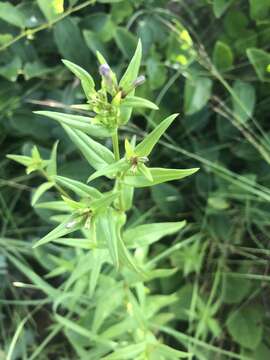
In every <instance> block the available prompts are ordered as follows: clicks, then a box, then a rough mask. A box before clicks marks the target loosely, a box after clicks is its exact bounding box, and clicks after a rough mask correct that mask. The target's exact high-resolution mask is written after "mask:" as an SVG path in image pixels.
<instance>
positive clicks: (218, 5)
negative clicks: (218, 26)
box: [213, 0, 233, 18]
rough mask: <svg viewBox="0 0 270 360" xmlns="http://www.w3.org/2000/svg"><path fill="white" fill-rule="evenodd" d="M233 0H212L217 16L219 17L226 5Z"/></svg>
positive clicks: (226, 7)
mask: <svg viewBox="0 0 270 360" xmlns="http://www.w3.org/2000/svg"><path fill="white" fill-rule="evenodd" d="M232 2H233V0H214V1H213V10H214V14H215V16H216V17H217V18H220V17H221V16H222V15H223V14H224V12H225V11H226V10H227V9H228V7H229V6H230V5H231V4H232Z"/></svg>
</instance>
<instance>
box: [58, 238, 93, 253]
mask: <svg viewBox="0 0 270 360" xmlns="http://www.w3.org/2000/svg"><path fill="white" fill-rule="evenodd" d="M53 242H55V243H57V244H61V245H65V246H71V247H75V248H79V249H86V250H89V249H95V248H96V247H97V244H96V242H94V241H92V240H91V239H84V238H69V237H67V238H65V237H63V238H59V239H55V240H53Z"/></svg>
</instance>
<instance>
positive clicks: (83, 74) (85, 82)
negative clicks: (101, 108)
mask: <svg viewBox="0 0 270 360" xmlns="http://www.w3.org/2000/svg"><path fill="white" fill-rule="evenodd" d="M62 62H63V63H64V64H65V66H66V67H67V68H68V69H69V70H70V71H71V72H73V74H74V75H75V76H76V77H77V78H79V79H80V80H81V84H82V88H83V91H84V92H85V95H86V97H87V98H90V97H91V96H92V95H93V94H94V93H95V83H94V80H93V78H92V76H91V75H90V74H89V73H88V72H87V71H86V70H84V69H83V68H81V67H80V66H79V65H76V64H74V63H73V62H71V61H69V60H62Z"/></svg>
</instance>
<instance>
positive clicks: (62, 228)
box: [33, 216, 80, 248]
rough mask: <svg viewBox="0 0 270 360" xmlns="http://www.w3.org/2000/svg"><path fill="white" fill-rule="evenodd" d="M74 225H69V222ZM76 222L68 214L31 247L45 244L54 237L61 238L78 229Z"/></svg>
mask: <svg viewBox="0 0 270 360" xmlns="http://www.w3.org/2000/svg"><path fill="white" fill-rule="evenodd" d="M73 221H74V225H73V226H71V223H73ZM78 225H79V224H78V223H76V220H74V216H70V217H69V218H68V219H67V220H66V221H65V222H63V223H62V224H60V225H58V226H57V227H56V228H54V229H53V230H52V231H50V232H49V233H48V234H47V235H45V236H44V237H43V238H42V239H40V240H38V241H37V242H36V243H35V244H34V245H33V248H36V247H38V246H40V245H44V244H47V243H48V242H51V241H53V240H55V239H58V238H61V237H63V236H65V235H67V234H69V233H72V232H74V231H76V230H78V229H79V227H80V226H78Z"/></svg>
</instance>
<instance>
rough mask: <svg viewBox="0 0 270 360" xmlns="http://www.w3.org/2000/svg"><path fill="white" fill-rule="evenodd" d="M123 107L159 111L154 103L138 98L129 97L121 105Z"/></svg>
mask: <svg viewBox="0 0 270 360" xmlns="http://www.w3.org/2000/svg"><path fill="white" fill-rule="evenodd" d="M121 106H123V107H142V108H147V109H152V110H158V107H157V105H156V104H154V103H153V102H152V101H149V100H146V99H144V98H141V97H138V96H127V97H126V98H125V99H124V101H123V102H122V103H121Z"/></svg>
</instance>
